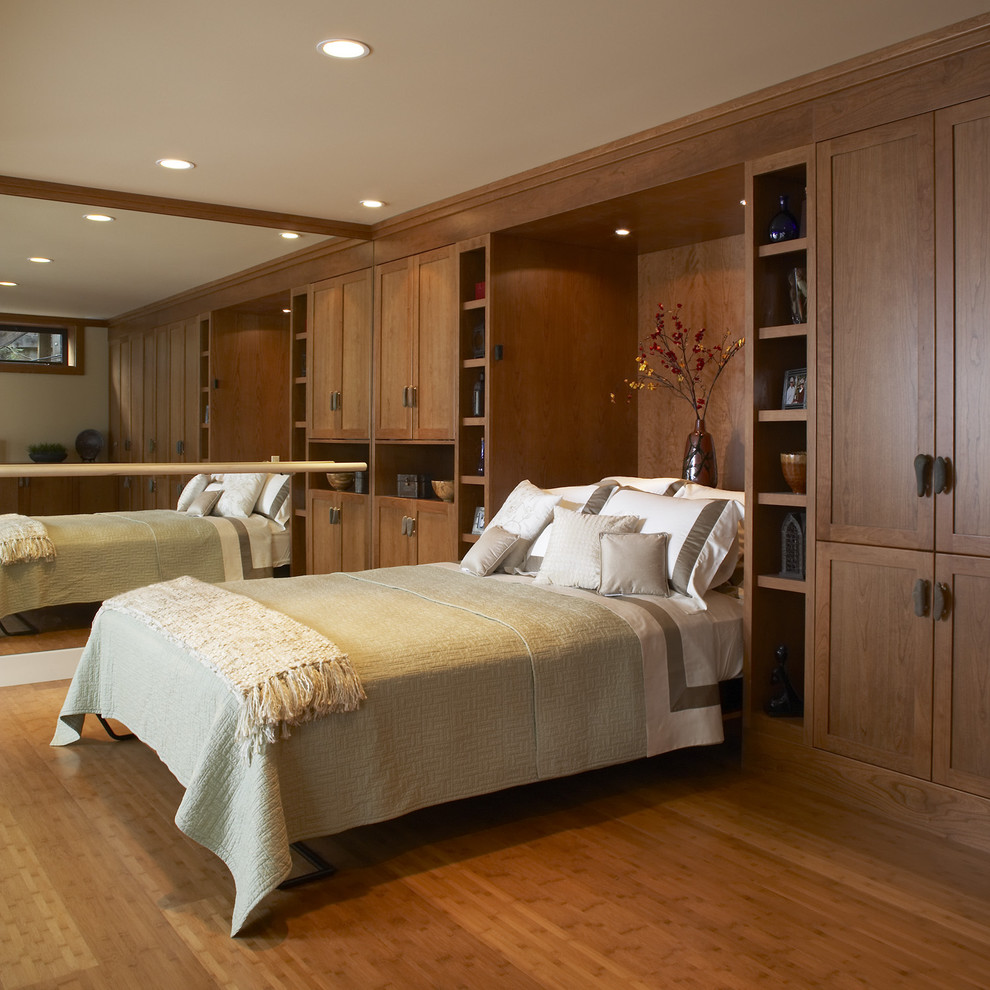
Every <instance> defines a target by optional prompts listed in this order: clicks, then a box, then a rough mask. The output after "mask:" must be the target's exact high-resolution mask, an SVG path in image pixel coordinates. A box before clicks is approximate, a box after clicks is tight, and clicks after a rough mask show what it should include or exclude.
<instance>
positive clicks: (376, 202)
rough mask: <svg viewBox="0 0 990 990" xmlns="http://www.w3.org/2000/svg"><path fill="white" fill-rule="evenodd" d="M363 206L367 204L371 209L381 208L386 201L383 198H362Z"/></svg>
mask: <svg viewBox="0 0 990 990" xmlns="http://www.w3.org/2000/svg"><path fill="white" fill-rule="evenodd" d="M360 202H361V205H362V206H367V207H368V209H369V210H380V209H381V208H382V207H383V206H384V205H385V201H384V200H381V199H362V200H361V201H360Z"/></svg>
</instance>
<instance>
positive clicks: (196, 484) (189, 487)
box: [175, 474, 210, 512]
mask: <svg viewBox="0 0 990 990" xmlns="http://www.w3.org/2000/svg"><path fill="white" fill-rule="evenodd" d="M209 483H210V476H209V475H208V474H197V475H194V476H193V477H192V478H190V479H189V480H188V481H187V482H186V483H185V485H184V486H183V489H182V491H181V492H180V493H179V501H178V504H177V505H176V507H175V508H176V511H177V512H186V511H188V509H189V506H190V505H192V502H193V499H194V498H195V497H196V496H197V495H200V494H202V493H203V492H204V491H205V490H206V486H207V485H208V484H209Z"/></svg>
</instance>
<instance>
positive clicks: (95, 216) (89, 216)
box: [83, 213, 116, 223]
mask: <svg viewBox="0 0 990 990" xmlns="http://www.w3.org/2000/svg"><path fill="white" fill-rule="evenodd" d="M83 219H84V220H92V221H94V222H95V223H113V221H114V220H115V219H116V218H115V217H108V216H107V215H106V214H105V213H86V214H84V215H83Z"/></svg>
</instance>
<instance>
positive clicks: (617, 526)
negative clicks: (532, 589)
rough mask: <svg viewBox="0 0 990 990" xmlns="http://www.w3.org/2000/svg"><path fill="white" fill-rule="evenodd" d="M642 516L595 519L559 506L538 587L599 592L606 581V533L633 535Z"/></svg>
mask: <svg viewBox="0 0 990 990" xmlns="http://www.w3.org/2000/svg"><path fill="white" fill-rule="evenodd" d="M639 525H640V519H639V517H638V516H619V515H611V516H593V515H589V514H588V513H586V512H573V511H572V510H570V509H562V508H561V507H560V506H559V505H558V506H557V507H556V508H555V509H554V510H553V529H552V530H551V532H550V541H549V543H548V544H547V552H546V554H545V555H544V557H543V563H542V564H540V569H539V571H538V572H537V574H536V577H535V578H534V579H533V580H534V582H535V583H536V584H559V585H561V586H563V587H567V588H587V589H589V590H590V591H595V590H597V588H598V585H599V583H600V582H601V578H602V544H601V539H600V536H601V534H602V533H631V532H634V531H635V530H636V529H638V528H639Z"/></svg>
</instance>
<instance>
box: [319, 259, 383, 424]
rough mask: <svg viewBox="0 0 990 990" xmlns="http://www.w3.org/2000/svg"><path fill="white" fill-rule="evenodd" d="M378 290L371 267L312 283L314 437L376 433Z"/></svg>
mask: <svg viewBox="0 0 990 990" xmlns="http://www.w3.org/2000/svg"><path fill="white" fill-rule="evenodd" d="M372 289H373V275H372V271H371V269H365V270H364V271H359V272H353V273H351V274H349V275H340V276H337V277H336V278H331V279H327V280H326V281H324V282H318V283H316V284H315V285H313V286H312V289H311V293H312V295H311V303H310V313H311V314H312V318H311V321H310V340H311V348H310V350H311V352H312V372H311V373H312V380H311V386H310V389H309V402H310V410H309V424H310V426H309V433H310V436H311V437H313V438H317V439H327V440H357V439H365V440H366V439H367V438H368V437H369V436H370V431H371V332H370V329H371V318H372Z"/></svg>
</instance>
